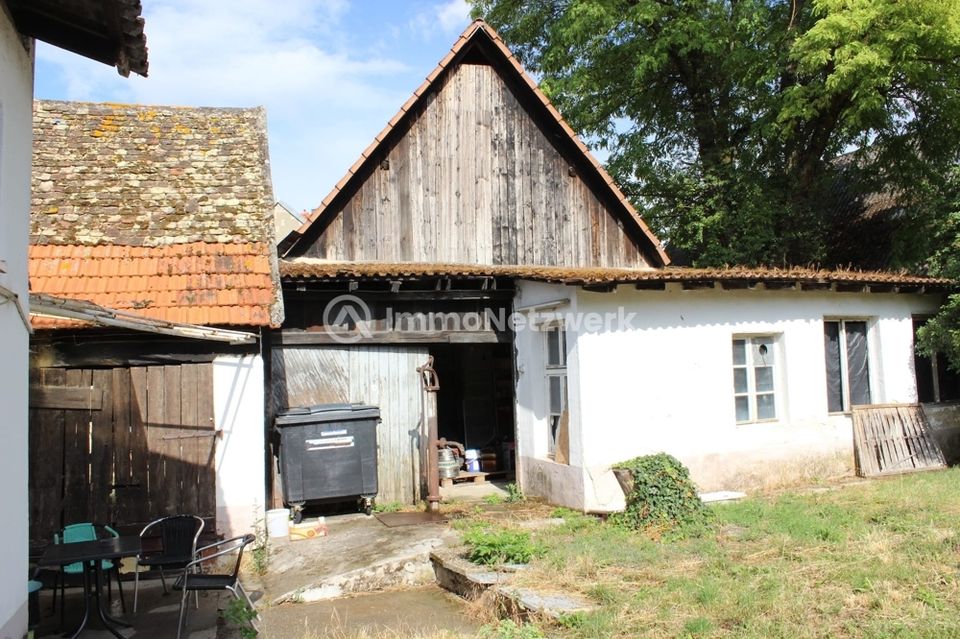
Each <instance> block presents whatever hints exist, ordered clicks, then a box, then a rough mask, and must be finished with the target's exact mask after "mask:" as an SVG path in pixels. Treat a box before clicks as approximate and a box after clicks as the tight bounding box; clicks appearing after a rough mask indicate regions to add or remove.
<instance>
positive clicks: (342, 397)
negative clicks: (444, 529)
mask: <svg viewBox="0 0 960 639" xmlns="http://www.w3.org/2000/svg"><path fill="white" fill-rule="evenodd" d="M427 354H428V353H427V348H426V346H387V345H363V346H360V345H357V346H317V347H297V348H294V347H283V348H277V349H275V350H274V351H273V356H272V367H273V407H274V410H275V412H276V411H281V410H284V409H286V408H290V407H298V406H311V405H314V404H331V403H341V402H358V403H363V404H372V405H374V406H379V407H380V418H381V420H382V421H381V423H380V426H379V427H378V428H377V448H378V459H377V484H378V489H379V490H378V493H377V501H379V502H381V503H387V502H401V503H405V504H411V503H415V502H417V501H418V500H419V499H420V448H419V446H420V444H419V441H420V440H419V437H418V433H419V429H420V404H421V390H420V376H419V375H418V374H417V367H418V366H422V365H423V364H424V362H426V361H427Z"/></svg>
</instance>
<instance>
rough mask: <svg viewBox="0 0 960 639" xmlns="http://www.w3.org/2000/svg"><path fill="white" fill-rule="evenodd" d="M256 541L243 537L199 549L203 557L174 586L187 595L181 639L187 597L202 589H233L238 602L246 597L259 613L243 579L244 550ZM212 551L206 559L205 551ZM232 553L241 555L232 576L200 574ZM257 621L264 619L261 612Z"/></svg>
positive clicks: (183, 599) (179, 627)
mask: <svg viewBox="0 0 960 639" xmlns="http://www.w3.org/2000/svg"><path fill="white" fill-rule="evenodd" d="M254 540H256V537H254V536H253V535H249V534H248V535H241V536H239V537H233V538H232V539H226V540H224V541H218V542H217V543H215V544H210V545H209V546H204V547H203V548H198V549H197V555H198V557H199V558H198V559H195V560H194V561H191V562H190V563H189V564H187V565H186V566H185V567H184V569H183V574H182V575H180V577H179V578H178V579H177V581H176V582H175V583H174V584H173V588H174V590H180V591H182V592H183V596H182V597H181V598H180V621H179V623H178V624H177V639H180V634H181V632H182V631H183V622H184V617H185V614H186V611H187V594H188V593H190V592H191V591H192V592H194V593H197V594H199V592H200V591H201V590H229V591H230V592H231V593H233V596H234V597H236V598H237V599H240V598H241V597H240V596H241V595H243V599H244V600H246V602H247V605H248V606H250V609H251V610H253V611H254V612H256V608H255V607H254V606H253V602H252V601H250V596H249V595H248V594H247V591H246V590H244V589H243V586H242V585H241V584H240V578H239V574H240V561H241V560H242V559H243V549H244V548H246V547H247V546H248V545H249V544H251V543H253V542H254ZM208 550H209V551H213V552H212V554H209V555H207V556H203V553H204V551H208ZM231 553H237V560H236V563H235V564H234V565H233V572H232V573H226V574H215V575H213V574H204V573H203V572H202V571H200V567H201V565H202V564H204V563H206V562H209V561H215V560H217V559H219V558H221V557H224V556H226V555H229V554H231ZM257 619H260V614H259V613H257Z"/></svg>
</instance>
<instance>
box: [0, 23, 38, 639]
mask: <svg viewBox="0 0 960 639" xmlns="http://www.w3.org/2000/svg"><path fill="white" fill-rule="evenodd" d="M32 96H33V62H32V59H31V55H30V54H28V52H27V51H26V50H25V49H24V47H23V44H22V42H21V40H20V38H19V36H18V35H17V33H16V32H15V31H14V29H13V25H12V24H11V23H10V21H9V18H8V17H7V14H6V11H5V7H3V6H2V5H0V260H3V262H4V263H5V266H4V270H6V273H0V285H2V286H4V287H6V288H8V289H11V290H12V291H14V292H15V293H17V295H18V296H19V297H20V301H21V304H22V305H23V307H24V311H27V310H28V309H27V302H28V299H27V242H28V223H29V215H30V157H31V146H32V138H33V128H32V122H31V120H32ZM28 344H29V337H28V334H27V329H26V327H25V326H24V325H23V322H22V320H21V319H20V315H19V313H17V309H16V307H15V306H14V305H13V304H12V303H9V302H7V303H3V302H2V301H0V362H3V365H2V366H0V407H2V410H3V446H2V447H0V486H3V490H2V491H0V512H3V514H4V518H5V523H4V525H3V527H2V528H0V637H3V638H6V637H13V638H15V639H20V637H22V636H23V635H24V634H25V633H26V630H27V576H28V574H27V568H28V567H27V554H28V539H27V521H28V506H27V366H28V364H27V348H28Z"/></svg>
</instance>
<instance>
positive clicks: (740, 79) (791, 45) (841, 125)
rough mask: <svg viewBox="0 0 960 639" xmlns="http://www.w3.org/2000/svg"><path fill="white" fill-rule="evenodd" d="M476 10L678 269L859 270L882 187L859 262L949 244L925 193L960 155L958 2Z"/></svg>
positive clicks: (533, 3) (513, 3)
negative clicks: (600, 160)
mask: <svg viewBox="0 0 960 639" xmlns="http://www.w3.org/2000/svg"><path fill="white" fill-rule="evenodd" d="M472 2H473V5H474V8H473V11H474V14H475V15H477V16H479V17H483V18H484V19H486V20H487V21H488V22H490V23H491V24H492V25H493V26H494V27H495V28H496V29H497V30H498V31H499V32H500V34H501V35H502V36H503V37H504V39H505V40H506V41H507V43H508V44H509V45H510V46H511V47H512V48H513V50H514V51H515V53H516V54H517V55H518V57H519V58H520V59H521V61H522V62H523V63H524V65H525V66H526V67H527V68H528V69H530V70H532V71H533V72H534V73H536V74H538V75H539V76H540V78H541V86H542V88H543V89H544V91H545V92H546V93H547V94H548V95H549V96H550V98H551V99H552V100H553V101H554V102H555V103H556V104H557V106H558V108H559V109H560V111H561V112H562V113H563V114H564V116H565V117H566V118H567V119H568V120H569V121H570V123H571V125H572V126H573V127H574V128H575V129H577V130H578V131H580V132H581V134H583V135H584V136H585V137H586V138H587V139H588V140H590V141H591V142H592V143H593V144H594V145H595V146H597V147H599V148H602V149H606V150H607V151H609V153H610V156H609V161H608V168H609V169H610V171H611V172H612V173H613V175H614V177H615V178H616V179H617V180H618V181H619V183H620V184H621V185H622V186H623V187H624V190H625V191H626V192H627V194H628V196H630V198H631V199H632V200H633V202H634V203H635V204H636V205H637V206H638V208H639V209H640V210H641V213H642V214H643V215H644V217H645V218H646V220H647V221H648V223H650V224H651V225H652V226H653V228H654V229H655V230H656V231H657V232H658V233H659V234H660V236H661V237H662V238H663V239H665V240H666V242H667V243H668V247H669V249H670V252H671V254H672V255H673V256H674V258H675V260H677V261H679V262H687V261H689V262H691V263H694V264H698V265H717V264H806V263H820V264H823V265H827V266H835V265H846V264H848V263H850V262H851V261H852V259H851V252H850V251H849V250H847V244H845V243H844V241H841V240H843V238H844V237H846V238H849V237H851V236H852V237H854V238H857V237H863V234H862V233H861V232H860V231H859V230H858V225H860V224H868V225H869V224H873V225H874V226H877V224H876V223H877V220H878V219H879V218H877V217H876V216H875V215H874V216H873V219H867V218H869V217H870V216H868V215H866V214H865V211H866V212H867V213H869V212H870V210H869V209H870V206H869V204H870V202H875V201H876V197H875V194H877V193H885V194H887V195H889V196H891V197H890V198H888V199H891V200H892V201H895V202H896V204H897V205H896V206H893V207H891V208H889V209H888V210H886V211H884V212H883V213H884V215H885V217H884V218H883V219H884V222H885V223H884V224H883V225H881V226H882V231H883V233H882V234H881V235H880V236H878V237H881V236H882V238H881V239H882V241H880V240H877V241H876V242H873V244H874V245H873V246H872V247H871V248H872V251H870V252H868V253H865V254H862V255H853V257H854V258H855V259H856V262H857V263H856V264H854V266H860V265H862V266H867V267H885V266H915V265H917V264H920V263H921V262H922V261H923V260H924V259H925V258H926V257H928V256H929V255H931V254H932V253H933V252H934V250H935V249H936V247H935V246H934V245H933V244H932V243H931V242H932V241H934V240H936V239H937V238H940V239H941V240H942V239H943V238H942V236H941V235H938V234H937V233H935V232H931V230H936V229H939V228H940V227H941V226H942V225H943V223H944V221H945V219H946V218H947V217H949V216H947V212H946V211H944V210H942V209H938V208H937V207H935V206H930V205H928V204H929V202H928V201H927V200H925V199H924V198H929V197H930V194H931V193H937V192H938V189H942V188H944V185H945V178H946V176H947V175H946V174H947V170H946V167H950V166H953V165H955V163H956V159H957V151H958V149H960V92H958V86H960V73H958V71H960V66H958V64H960V1H958V0H765V1H764V0H472ZM871 194H874V195H871ZM871 198H872V199H871ZM677 258H679V259H677Z"/></svg>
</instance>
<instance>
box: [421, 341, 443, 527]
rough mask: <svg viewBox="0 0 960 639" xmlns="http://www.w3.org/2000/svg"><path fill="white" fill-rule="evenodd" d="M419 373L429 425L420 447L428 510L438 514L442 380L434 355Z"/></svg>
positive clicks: (424, 413)
mask: <svg viewBox="0 0 960 639" xmlns="http://www.w3.org/2000/svg"><path fill="white" fill-rule="evenodd" d="M417 372H418V373H419V374H420V383H421V384H422V385H423V393H424V409H423V416H424V421H425V422H426V425H427V441H426V446H424V445H423V440H422V439H421V445H420V451H421V455H422V459H424V461H425V463H426V465H427V508H428V509H429V511H430V512H437V511H438V510H439V509H440V467H439V464H438V461H437V442H438V438H437V391H439V390H440V380H439V378H438V377H437V371H435V370H434V369H433V356H432V355H431V356H429V357H428V358H427V363H426V364H424V365H423V366H420V367H418V368H417Z"/></svg>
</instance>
